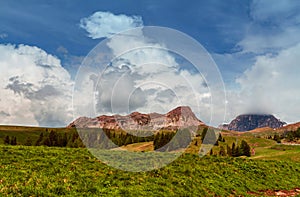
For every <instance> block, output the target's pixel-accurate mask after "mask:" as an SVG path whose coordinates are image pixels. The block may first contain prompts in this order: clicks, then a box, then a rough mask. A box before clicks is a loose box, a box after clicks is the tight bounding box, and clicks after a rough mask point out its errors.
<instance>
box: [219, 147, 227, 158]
mask: <svg viewBox="0 0 300 197" xmlns="http://www.w3.org/2000/svg"><path fill="white" fill-rule="evenodd" d="M219 155H220V156H226V152H225V148H224V147H223V146H221V147H220V152H219Z"/></svg>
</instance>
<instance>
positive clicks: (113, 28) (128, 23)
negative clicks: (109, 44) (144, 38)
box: [80, 11, 143, 39]
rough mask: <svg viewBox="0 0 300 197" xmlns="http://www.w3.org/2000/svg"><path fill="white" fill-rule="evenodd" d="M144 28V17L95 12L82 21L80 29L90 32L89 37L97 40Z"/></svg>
mask: <svg viewBox="0 0 300 197" xmlns="http://www.w3.org/2000/svg"><path fill="white" fill-rule="evenodd" d="M141 26H143V21H142V17H140V16H127V15H124V14H120V15H115V14H112V13H110V12H101V11H98V12H95V13H94V14H92V15H91V16H89V17H87V18H83V19H81V20H80V27H81V28H83V29H85V30H86V31H87V32H88V36H89V37H91V38H93V39H97V38H105V37H110V36H112V35H114V34H116V33H119V32H121V31H125V30H128V29H131V28H135V27H141Z"/></svg>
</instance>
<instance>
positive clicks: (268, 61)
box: [227, 43, 300, 122]
mask: <svg viewBox="0 0 300 197" xmlns="http://www.w3.org/2000/svg"><path fill="white" fill-rule="evenodd" d="M299 56H300V43H298V44H297V45H296V46H293V47H290V48H288V49H285V50H282V51H280V52H279V53H278V54H277V55H271V54H268V55H262V56H258V57H257V58H256V62H255V63H254V64H253V65H252V66H251V67H250V68H249V69H247V70H246V71H245V72H244V74H243V75H242V76H240V77H239V78H238V79H237V83H238V84H239V85H240V90H238V91H231V92H230V91H229V92H228V98H229V103H228V108H227V109H228V110H229V111H228V113H229V114H228V115H229V117H230V118H232V117H233V116H234V115H238V114H239V113H272V114H275V115H277V116H278V117H279V118H281V119H283V120H284V121H287V122H296V121H299V111H300V105H299V97H300V91H299V84H300V78H299V73H300V67H299Z"/></svg>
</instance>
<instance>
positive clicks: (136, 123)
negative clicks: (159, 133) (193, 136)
mask: <svg viewBox="0 0 300 197" xmlns="http://www.w3.org/2000/svg"><path fill="white" fill-rule="evenodd" d="M199 125H205V124H204V123H203V122H202V121H200V120H198V119H197V117H196V116H195V114H194V113H193V112H192V110H191V108H190V107H187V106H180V107H177V108H176V109H173V110H172V111H170V112H168V113H167V114H158V113H150V114H142V113H139V112H133V113H131V114H129V115H127V116H121V115H114V116H106V115H102V116H99V117H96V118H87V117H80V118H78V119H76V120H75V121H74V122H72V123H71V124H69V126H68V127H77V128H106V129H123V130H160V129H168V130H176V129H178V128H180V127H190V126H197V127H198V126H199Z"/></svg>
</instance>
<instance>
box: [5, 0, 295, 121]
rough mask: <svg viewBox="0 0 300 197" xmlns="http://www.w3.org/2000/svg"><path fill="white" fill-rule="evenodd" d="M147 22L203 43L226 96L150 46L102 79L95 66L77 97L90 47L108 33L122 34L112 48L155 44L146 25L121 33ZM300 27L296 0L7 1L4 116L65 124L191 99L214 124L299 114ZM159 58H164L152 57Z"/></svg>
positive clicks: (114, 64) (128, 56)
mask: <svg viewBox="0 0 300 197" xmlns="http://www.w3.org/2000/svg"><path fill="white" fill-rule="evenodd" d="M147 26H161V27H167V28H172V29H175V30H178V31H180V32H183V33H184V34H186V35H187V36H189V37H190V38H192V39H194V40H195V41H197V42H198V43H200V44H201V45H202V46H203V47H204V48H205V50H206V51H207V52H208V53H209V54H210V56H211V57H212V60H213V61H214V62H215V63H216V65H217V68H218V70H219V72H220V75H221V78H222V81H223V82H224V87H225V93H226V99H225V100H224V98H223V95H222V93H223V89H222V90H220V92H218V91H215V92H212V91H211V90H212V89H213V87H214V83H210V84H208V83H206V82H207V81H209V80H211V79H210V76H206V75H205V73H204V75H203V73H194V72H193V70H191V69H190V68H189V63H188V62H184V61H183V60H180V58H179V57H177V56H176V54H172V53H171V52H167V51H164V50H157V49H156V50H154V49H152V50H150V49H149V50H146V49H145V50H140V51H139V52H132V53H131V54H130V53H129V54H125V55H124V56H123V57H122V58H119V59H117V60H115V62H112V64H111V66H110V68H108V69H106V70H105V71H104V74H103V78H102V81H100V85H99V81H98V82H97V77H99V76H97V73H96V74H95V73H93V74H90V75H89V76H88V79H89V81H87V82H86V87H81V88H83V89H81V90H80V91H81V92H80V95H81V96H80V98H78V99H77V100H76V101H77V102H78V103H75V104H74V102H73V99H74V92H73V90H74V86H76V84H77V83H78V81H76V80H78V79H79V78H80V77H78V73H80V72H81V71H80V66H81V64H82V62H83V61H84V59H85V57H87V56H88V54H89V53H90V51H92V50H93V49H94V48H95V47H96V46H97V45H98V44H99V43H100V42H101V41H104V40H105V39H107V38H109V39H110V38H113V39H112V40H111V41H110V42H107V43H106V44H107V47H108V49H109V50H110V52H111V53H112V54H113V55H116V54H118V53H120V52H122V50H123V49H124V48H126V47H127V48H131V47H134V46H140V45H141V46H142V45H149V44H152V43H151V42H150V41H149V40H147V39H146V36H145V35H144V34H143V33H142V32H140V31H139V30H137V31H135V32H131V33H133V34H134V35H135V36H137V38H139V39H137V38H133V37H132V38H124V37H122V36H121V37H117V38H116V37H115V39H114V36H115V35H117V34H118V33H119V32H122V31H126V30H130V29H132V28H142V27H147ZM299 35H300V2H299V1H297V0H285V1H272V0H262V1H258V0H253V1H238V0H236V1H235V0H230V1H221V0H218V1H217V0H215V1H196V0H195V1H189V2H188V3H187V2H186V1H170V0H166V1H153V0H151V1H147V0H145V1H133V0H124V1H119V2H112V1H103V0H101V1H96V0H95V1H84V2H83V1H77V0H60V1H51V2H49V1H36V0H27V1H25V0H24V1H22V0H21V1H20V0H19V1H14V0H11V1H4V0H3V1H2V0H0V120H1V122H0V124H4V125H33V126H53V127H61V126H66V125H67V124H68V123H70V122H71V121H72V120H73V119H74V118H76V116H78V115H85V116H90V115H92V114H93V115H94V114H99V115H100V114H113V113H120V114H122V113H128V112H132V111H141V112H144V113H149V112H152V111H156V112H160V113H165V112H167V111H169V110H171V109H172V108H174V107H176V106H177V105H189V106H191V107H192V109H193V111H195V113H196V115H197V116H198V118H199V119H201V120H203V121H204V122H206V123H208V124H211V125H214V126H216V125H218V124H221V123H222V122H229V121H230V120H232V119H233V118H234V117H235V116H237V115H239V114H244V113H267V114H274V115H275V116H276V117H278V118H280V119H281V120H284V121H286V122H288V123H292V122H298V121H300V118H299V112H300V99H299V98H300V89H299V84H300V77H299V74H300V65H299V61H298V58H299V57H300V36H299ZM174 42H176V40H175V41H174ZM155 46H157V47H163V46H164V45H163V44H162V43H157V44H155ZM195 52H196V53H197V51H195ZM199 54H200V52H199ZM153 59H155V60H156V61H157V62H158V63H159V64H155V65H154V64H151V63H149V62H151V61H150V60H153ZM145 62H146V63H145ZM151 80H152V81H155V83H152V84H150V85H149V82H150V81H151ZM112 84H114V86H113V87H114V88H111V87H112ZM78 91H79V90H78ZM88 91H93V95H92V97H93V98H95V99H94V100H93V102H90V100H91V99H90V97H91V95H89V92H88ZM75 93H76V87H75ZM77 97H78V92H77ZM212 97H213V98H214V99H215V100H220V102H219V103H221V104H222V103H223V102H224V103H225V104H226V112H225V111H223V110H218V108H220V109H221V108H222V106H218V105H215V106H212V105H210V101H211V98H212ZM124 101H126V102H124ZM82 103H84V104H82ZM73 104H74V105H73ZM79 104H80V105H79ZM112 104H113V105H112ZM197 106H200V109H199V108H197ZM90 107H92V108H93V110H94V112H93V113H90V112H89V111H88V110H89V109H90ZM78 109H80V110H79V112H80V113H74V110H75V111H76V112H78ZM212 109H213V111H214V112H215V113H216V114H217V117H218V118H216V119H215V120H211V111H212ZM81 113H82V114H81Z"/></svg>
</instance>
